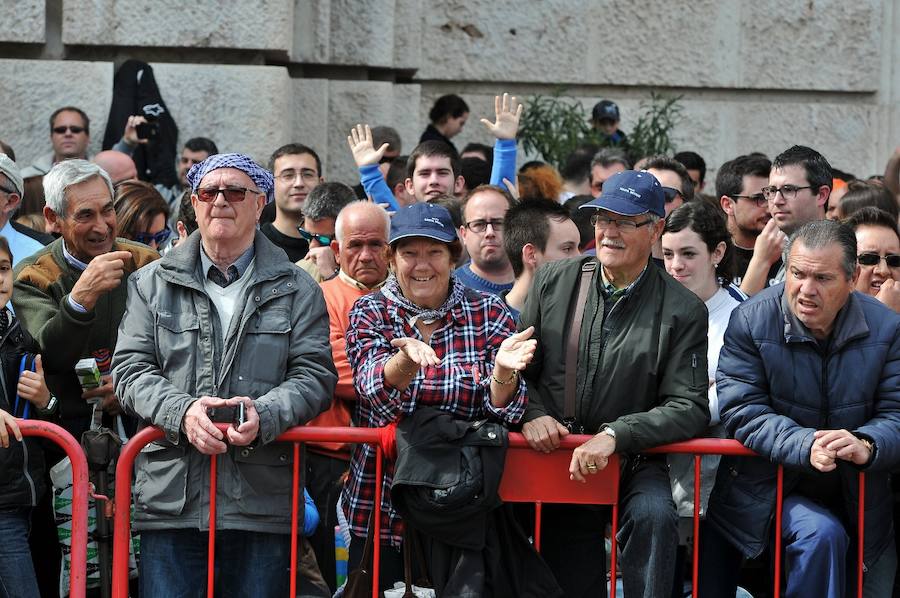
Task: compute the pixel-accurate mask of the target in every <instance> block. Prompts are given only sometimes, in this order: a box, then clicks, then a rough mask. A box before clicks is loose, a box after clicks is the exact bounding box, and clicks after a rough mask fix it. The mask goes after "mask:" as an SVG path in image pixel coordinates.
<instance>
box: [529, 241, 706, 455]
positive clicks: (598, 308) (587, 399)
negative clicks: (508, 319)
mask: <svg viewBox="0 0 900 598" xmlns="http://www.w3.org/2000/svg"><path fill="white" fill-rule="evenodd" d="M593 259H596V258H594V257H593V256H580V257H578V258H572V259H566V260H561V261H558V262H552V263H550V264H547V265H545V266H543V267H542V268H540V269H539V270H538V271H537V273H536V275H535V280H534V284H533V286H532V288H531V291H530V293H529V294H528V297H527V299H526V300H525V308H524V309H523V310H522V314H521V316H520V319H519V328H520V330H521V329H525V328H527V327H528V326H534V327H535V332H534V337H535V338H536V339H537V341H538V344H537V351H536V352H535V355H534V359H533V360H532V362H531V364H530V365H529V366H528V368H526V370H525V372H524V376H525V380H526V382H527V384H528V407H527V408H526V411H525V418H524V421H526V422H528V421H531V420H533V419H535V418H537V417H540V416H542V415H550V416H552V417H554V418H555V419H557V420H559V421H562V420H563V412H564V401H565V355H566V343H567V341H568V338H569V325H570V324H569V322H570V320H571V315H570V313H571V310H572V309H574V303H575V300H576V297H577V295H578V285H579V282H580V277H581V266H582V264H584V263H585V262H587V261H589V260H593ZM592 276H593V280H592V284H591V286H590V290H589V292H588V297H587V303H586V305H585V310H584V318H583V320H582V323H581V336H580V338H579V350H578V368H577V370H576V371H577V389H576V395H575V396H576V402H575V416H576V420H577V422H578V423H580V424H581V425H582V426H584V429H585V432H587V433H591V434H593V433H596V432H597V431H599V430H600V429H601V428H602V427H603V426H605V425H609V427H610V428H612V429H613V431H614V432H615V434H616V452H624V453H633V452H639V451H641V450H644V449H646V448H649V447H653V446H657V445H660V444H666V443H670V442H676V441H679V440H686V439H688V438H692V437H694V436H696V435H698V434H700V433H701V432H703V430H705V429H706V427H707V426H708V425H709V403H708V400H707V385H708V381H707V376H706V350H707V326H708V315H707V311H706V306H705V305H704V304H703V302H702V301H701V300H700V299H699V298H698V297H697V296H696V295H694V294H693V293H692V292H691V291H689V290H687V289H686V288H685V287H684V286H683V285H682V284H680V283H679V282H677V281H675V280H674V279H673V278H672V277H670V276H669V275H668V274H666V273H665V272H664V271H663V270H662V269H661V268H659V267H657V266H656V265H654V264H653V263H649V262H648V265H647V268H646V270H645V271H644V273H643V274H642V275H641V277H640V278H639V279H638V280H637V282H636V283H635V284H634V285H633V287H632V288H631V289H630V290H629V291H628V292H627V294H626V295H625V296H624V297H622V298H621V299H619V301H618V303H616V304H615V306H614V307H613V308H612V309H611V310H610V312H609V313H608V314H606V318H605V321H604V302H603V295H602V293H601V291H600V288H601V286H602V281H601V276H600V268H599V267H598V268H597V269H596V270H594V273H593V275H592ZM604 329H606V331H604Z"/></svg>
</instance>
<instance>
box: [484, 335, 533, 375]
mask: <svg viewBox="0 0 900 598" xmlns="http://www.w3.org/2000/svg"><path fill="white" fill-rule="evenodd" d="M532 334H534V326H529V327H528V328H526V329H525V330H522V331H521V332H516V333H515V334H511V335H509V338H507V339H506V340H505V341H503V342H502V343H500V349H499V350H498V351H497V357H496V358H495V360H494V374H497V373H498V372H499V373H501V374H507V375H508V374H509V373H510V372H513V371H516V372H521V371H522V370H524V369H525V367H526V366H527V365H528V364H529V363H531V359H532V358H533V357H534V351H535V349H537V340H536V339H533V338H531V335H532ZM497 377H498V378H499V377H500V376H497Z"/></svg>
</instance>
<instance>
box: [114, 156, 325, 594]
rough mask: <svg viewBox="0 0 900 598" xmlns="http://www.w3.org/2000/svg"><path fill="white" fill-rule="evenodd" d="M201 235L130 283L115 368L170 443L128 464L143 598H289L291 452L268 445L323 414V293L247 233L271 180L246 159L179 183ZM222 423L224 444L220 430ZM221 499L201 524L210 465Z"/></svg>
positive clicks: (214, 163) (126, 395)
mask: <svg viewBox="0 0 900 598" xmlns="http://www.w3.org/2000/svg"><path fill="white" fill-rule="evenodd" d="M188 182H189V183H190V185H191V192H192V196H191V203H192V205H193V207H194V211H195V212H196V214H197V224H198V225H199V231H197V232H195V233H194V234H192V235H191V236H190V237H188V238H187V240H185V241H184V242H182V243H179V244H178V246H176V247H175V249H173V250H172V251H170V252H169V253H167V254H166V256H165V257H164V258H163V259H162V260H160V261H159V262H157V263H155V264H153V265H152V266H151V267H149V268H145V269H143V270H141V271H139V272H136V273H135V274H134V275H133V276H132V277H131V278H130V279H129V281H128V308H127V310H126V313H125V317H124V318H123V320H122V326H121V328H120V334H119V342H118V344H117V345H116V352H115V355H114V357H113V377H114V379H115V383H116V390H117V391H118V392H119V394H120V396H121V397H122V401H123V403H124V404H125V405H126V406H127V407H128V408H129V409H131V410H133V411H134V412H135V413H137V414H138V415H139V416H140V417H141V418H143V419H144V421H146V422H148V423H151V424H153V425H155V426H158V427H160V428H162V430H163V431H164V432H165V438H164V439H163V440H160V441H159V442H155V443H153V444H152V445H150V446H149V447H148V448H147V449H145V450H144V451H143V452H142V453H141V454H140V455H139V457H138V459H137V460H136V461H135V471H136V474H135V491H136V496H135V504H136V505H138V506H137V509H136V511H135V526H134V527H135V529H138V530H140V531H141V573H140V585H141V592H140V593H141V596H145V597H151V598H152V597H155V596H160V597H163V596H165V597H168V596H189V595H196V594H197V592H198V588H202V587H204V585H205V583H204V582H205V579H206V561H207V542H208V538H207V531H208V529H209V528H210V527H211V526H212V527H216V528H217V530H218V531H217V532H216V540H217V541H216V551H215V552H216V554H215V562H216V570H217V576H218V580H217V582H216V585H217V587H220V588H227V591H228V592H230V593H231V594H233V595H235V596H282V595H284V594H286V593H287V592H288V587H289V577H290V576H289V570H290V555H291V536H290V531H291V493H292V490H293V491H297V490H298V489H297V488H295V487H294V484H293V478H292V462H293V454H292V452H291V449H290V445H285V444H280V443H277V442H275V439H276V438H277V437H278V436H279V435H280V434H281V433H282V432H284V431H285V430H287V429H288V428H289V427H291V426H296V425H298V424H304V423H306V422H308V421H310V420H311V419H312V418H314V417H315V416H316V415H318V414H319V413H321V412H322V411H324V410H325V409H327V408H328V405H329V404H330V401H329V398H330V397H331V394H332V392H333V391H334V383H335V379H336V375H335V371H334V365H333V364H332V361H331V350H330V347H329V345H328V315H327V312H326V311H325V301H324V300H323V299H322V292H321V290H319V287H318V286H317V285H316V284H315V283H314V282H313V281H312V279H310V278H309V276H308V275H307V274H306V273H304V272H303V271H301V270H300V269H299V268H297V267H296V266H294V265H293V264H291V263H290V262H288V261H287V260H285V259H284V253H283V252H282V251H281V250H279V249H277V248H276V247H275V245H273V244H272V242H271V241H269V240H268V239H267V238H266V237H265V235H263V234H262V233H261V232H259V231H258V230H257V228H256V225H257V222H258V221H259V216H260V213H261V212H262V209H263V206H264V205H265V201H266V194H267V193H268V192H269V191H270V190H271V189H272V184H273V183H272V175H271V174H270V173H269V172H268V171H266V170H264V169H262V168H260V167H259V166H257V165H256V164H255V163H254V162H253V161H252V160H251V159H250V158H248V157H247V156H245V155H243V154H215V155H212V156H210V157H209V158H207V159H206V160H204V161H203V162H200V163H199V164H196V165H195V166H194V167H192V168H191V170H190V171H189V172H188ZM217 422H218V423H227V424H229V425H228V427H227V428H226V429H225V431H224V432H223V431H222V430H220V429H219V428H218V427H216V426H215V425H214V423H217ZM212 455H218V460H217V462H216V467H217V470H218V476H219V484H218V488H219V493H218V495H219V498H218V502H217V508H216V515H215V518H214V519H211V513H210V505H209V502H208V501H207V500H206V499H205V498H204V497H205V496H207V492H208V491H209V490H208V488H209V471H210V469H209V468H210V457H211V456H212Z"/></svg>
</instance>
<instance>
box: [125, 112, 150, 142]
mask: <svg viewBox="0 0 900 598" xmlns="http://www.w3.org/2000/svg"><path fill="white" fill-rule="evenodd" d="M146 123H147V119H146V118H144V117H143V116H138V115H132V116H129V117H128V121H126V123H125V132H124V133H122V141H123V142H124V143H125V145H127V146H129V147H135V146H137V145H139V144H142V143H147V141H148V140H147V139H142V138H140V137H138V134H137V126H138V125H143V124H146Z"/></svg>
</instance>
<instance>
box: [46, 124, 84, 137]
mask: <svg viewBox="0 0 900 598" xmlns="http://www.w3.org/2000/svg"><path fill="white" fill-rule="evenodd" d="M66 131H71V132H72V134H73V135H78V134H79V133H84V131H85V128H84V127H79V126H78V125H69V126H65V125H61V126H59V127H53V132H54V133H56V134H57V135H65V134H66Z"/></svg>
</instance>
